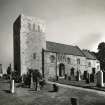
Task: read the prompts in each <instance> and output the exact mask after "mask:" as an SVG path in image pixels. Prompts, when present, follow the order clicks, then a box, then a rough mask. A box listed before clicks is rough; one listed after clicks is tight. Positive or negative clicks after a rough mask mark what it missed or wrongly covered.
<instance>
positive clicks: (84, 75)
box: [83, 71, 88, 80]
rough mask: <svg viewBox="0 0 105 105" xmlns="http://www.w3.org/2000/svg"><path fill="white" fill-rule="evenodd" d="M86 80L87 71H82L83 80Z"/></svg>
mask: <svg viewBox="0 0 105 105" xmlns="http://www.w3.org/2000/svg"><path fill="white" fill-rule="evenodd" d="M87 78H88V71H84V74H83V79H84V80H86V79H87Z"/></svg>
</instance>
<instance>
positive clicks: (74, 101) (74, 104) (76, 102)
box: [71, 98, 79, 105]
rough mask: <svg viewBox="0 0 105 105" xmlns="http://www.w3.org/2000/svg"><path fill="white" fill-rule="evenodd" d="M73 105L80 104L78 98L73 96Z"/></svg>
mask: <svg viewBox="0 0 105 105" xmlns="http://www.w3.org/2000/svg"><path fill="white" fill-rule="evenodd" d="M71 105H79V102H78V100H77V98H71Z"/></svg>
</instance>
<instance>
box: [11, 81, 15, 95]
mask: <svg viewBox="0 0 105 105" xmlns="http://www.w3.org/2000/svg"><path fill="white" fill-rule="evenodd" d="M10 91H11V93H12V94H14V93H15V84H14V80H11V83H10Z"/></svg>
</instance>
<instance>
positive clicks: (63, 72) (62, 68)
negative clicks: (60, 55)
mask: <svg viewBox="0 0 105 105" xmlns="http://www.w3.org/2000/svg"><path fill="white" fill-rule="evenodd" d="M64 75H65V65H64V64H63V63H61V64H59V76H61V77H62V76H64Z"/></svg>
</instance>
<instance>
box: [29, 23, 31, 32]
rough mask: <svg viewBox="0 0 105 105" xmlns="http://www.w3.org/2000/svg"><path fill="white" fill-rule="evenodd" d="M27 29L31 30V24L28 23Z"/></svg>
mask: <svg viewBox="0 0 105 105" xmlns="http://www.w3.org/2000/svg"><path fill="white" fill-rule="evenodd" d="M28 29H29V30H30V31H31V24H30V23H28Z"/></svg>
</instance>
